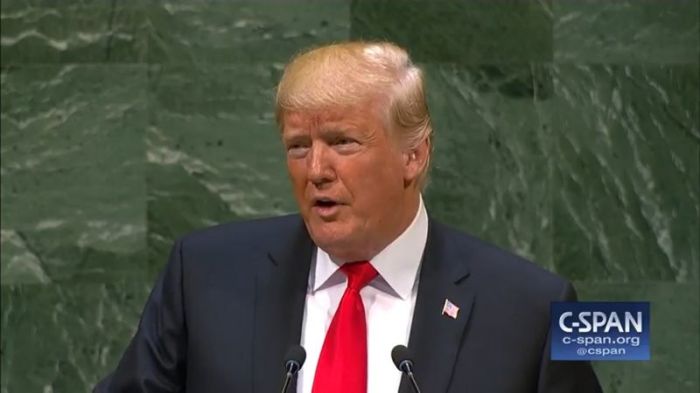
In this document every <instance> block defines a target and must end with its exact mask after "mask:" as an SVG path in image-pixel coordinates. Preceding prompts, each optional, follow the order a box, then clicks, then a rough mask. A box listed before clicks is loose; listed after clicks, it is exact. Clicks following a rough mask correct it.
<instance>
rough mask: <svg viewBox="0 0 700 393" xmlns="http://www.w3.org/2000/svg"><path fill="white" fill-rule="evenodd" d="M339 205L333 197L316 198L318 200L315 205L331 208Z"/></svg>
mask: <svg viewBox="0 0 700 393" xmlns="http://www.w3.org/2000/svg"><path fill="white" fill-rule="evenodd" d="M337 205H338V202H336V201H334V200H332V199H328V198H319V199H316V201H315V202H314V207H320V208H331V207H334V206H337Z"/></svg>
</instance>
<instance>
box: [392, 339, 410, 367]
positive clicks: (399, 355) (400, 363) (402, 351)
mask: <svg viewBox="0 0 700 393" xmlns="http://www.w3.org/2000/svg"><path fill="white" fill-rule="evenodd" d="M391 360H393V361H394V366H396V368H398V369H399V371H401V372H404V371H405V370H404V365H405V364H406V363H408V364H409V365H412V364H413V360H412V359H411V355H410V354H409V353H408V348H406V346H405V345H397V346H395V347H394V349H392V350H391Z"/></svg>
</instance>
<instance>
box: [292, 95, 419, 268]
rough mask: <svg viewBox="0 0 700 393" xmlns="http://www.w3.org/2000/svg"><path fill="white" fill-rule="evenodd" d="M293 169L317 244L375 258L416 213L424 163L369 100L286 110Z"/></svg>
mask: <svg viewBox="0 0 700 393" xmlns="http://www.w3.org/2000/svg"><path fill="white" fill-rule="evenodd" d="M283 124H284V128H283V130H282V140H283V143H284V146H285V149H286V154H287V168H288V171H289V176H290V178H291V181H292V186H293V189H294V196H295V198H296V200H297V203H298V204H299V209H300V212H301V215H302V217H303V219H304V222H305V223H306V227H307V229H308V231H309V233H310V235H311V237H312V239H313V240H314V242H315V243H316V245H318V246H319V247H321V248H322V249H323V250H324V251H326V252H328V253H329V254H330V255H331V256H333V257H336V258H339V259H342V260H346V261H354V260H366V259H371V258H372V257H373V256H374V255H376V254H377V253H378V252H379V251H381V250H382V249H383V248H384V247H386V246H387V245H388V244H389V243H390V242H391V241H392V240H393V239H395V238H396V237H398V235H400V234H401V232H403V230H404V229H405V228H406V227H407V226H408V225H409V224H410V222H411V221H412V220H413V217H414V216H415V213H416V209H417V206H418V197H419V191H418V188H417V187H415V185H414V184H413V183H415V181H413V180H415V178H416V177H417V175H418V172H419V169H420V166H419V164H418V163H416V162H415V161H416V160H415V159H413V158H415V154H412V152H408V151H403V150H402V149H401V147H400V144H399V143H398V142H397V141H396V140H395V139H394V138H393V137H392V136H391V135H390V134H389V133H388V132H387V131H386V130H385V128H384V125H383V122H382V121H381V119H380V118H379V116H377V115H375V114H374V111H373V109H372V108H371V106H369V105H367V106H364V107H357V108H346V109H336V110H326V111H318V112H290V113H287V114H285V115H284V117H283Z"/></svg>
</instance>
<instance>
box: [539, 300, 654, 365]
mask: <svg viewBox="0 0 700 393" xmlns="http://www.w3.org/2000/svg"><path fill="white" fill-rule="evenodd" d="M551 311H552V312H551V318H552V319H551V325H550V331H551V340H552V342H551V353H550V355H551V357H552V360H649V358H650V355H649V302H553V303H552V310H551Z"/></svg>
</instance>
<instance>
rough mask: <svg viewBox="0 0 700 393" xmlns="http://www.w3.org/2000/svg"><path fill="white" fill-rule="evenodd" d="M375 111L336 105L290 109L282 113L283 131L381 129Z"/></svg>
mask: <svg viewBox="0 0 700 393" xmlns="http://www.w3.org/2000/svg"><path fill="white" fill-rule="evenodd" d="M376 112H377V111H376V110H374V109H373V108H372V107H371V106H369V105H367V106H355V107H337V108H326V109H321V110H312V111H290V112H287V113H285V114H284V115H283V117H282V119H283V123H282V124H283V129H282V131H283V132H288V131H293V130H307V131H309V130H314V129H321V130H322V129H325V128H341V129H354V128H357V129H362V130H367V131H375V130H380V129H381V130H383V129H384V122H383V121H381V119H380V116H378V115H377V113H376Z"/></svg>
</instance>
